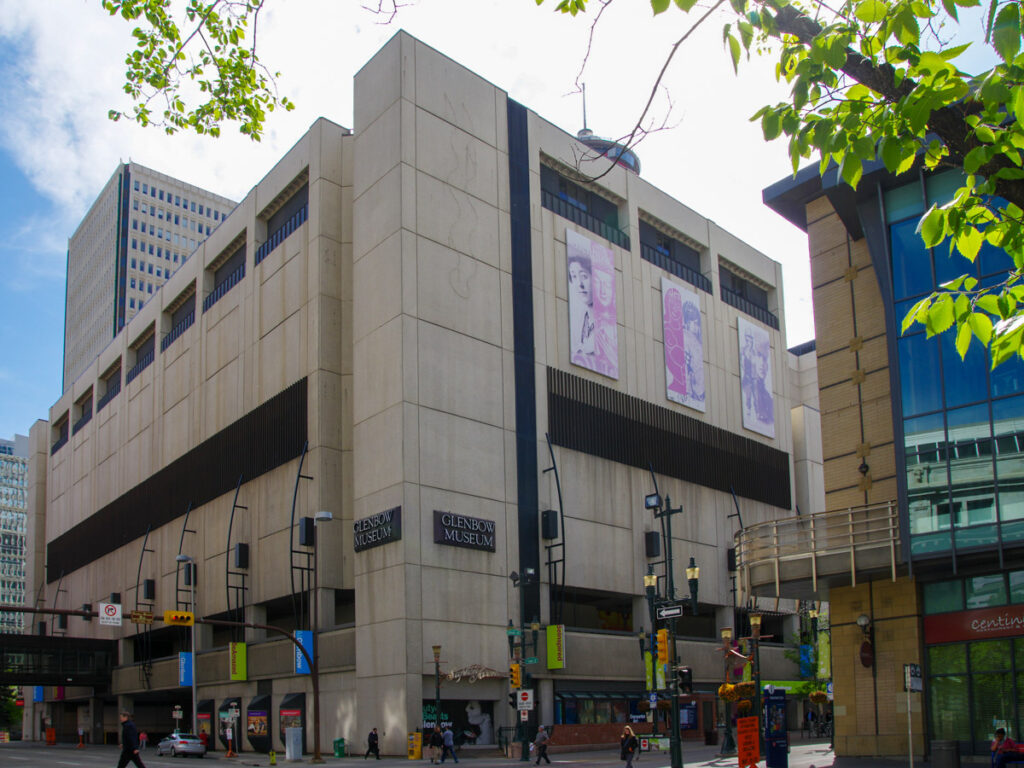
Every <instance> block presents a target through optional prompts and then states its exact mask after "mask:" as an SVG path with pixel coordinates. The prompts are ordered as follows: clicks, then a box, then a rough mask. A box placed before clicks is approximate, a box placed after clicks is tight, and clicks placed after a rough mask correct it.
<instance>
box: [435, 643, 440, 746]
mask: <svg viewBox="0 0 1024 768" xmlns="http://www.w3.org/2000/svg"><path fill="white" fill-rule="evenodd" d="M433 650H434V725H436V726H437V727H438V728H440V727H441V646H440V645H435V646H433Z"/></svg>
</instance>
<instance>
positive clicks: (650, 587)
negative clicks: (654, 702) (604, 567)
mask: <svg viewBox="0 0 1024 768" xmlns="http://www.w3.org/2000/svg"><path fill="white" fill-rule="evenodd" d="M644 594H645V595H646V596H647V608H648V609H649V610H650V612H651V637H650V641H649V642H648V644H647V647H648V648H650V651H651V691H652V692H653V691H657V690H658V670H657V669H656V665H657V663H658V660H657V659H658V648H657V639H656V638H657V636H658V627H657V619H656V612H655V607H654V603H655V601H656V600H657V599H658V576H657V574H655V573H654V566H653V565H648V566H647V573H645V574H644ZM640 635H641V638H640V656H641V658H643V642H644V641H643V632H641V633H640ZM646 667H647V659H644V669H645V672H644V677H646V676H647V673H646ZM651 721H652V723H653V724H652V726H651V728H652V729H653V730H652V735H656V734H657V733H658V709H657V707H654V708H653V714H652V716H651Z"/></svg>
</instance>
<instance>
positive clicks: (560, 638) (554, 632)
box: [546, 624, 565, 669]
mask: <svg viewBox="0 0 1024 768" xmlns="http://www.w3.org/2000/svg"><path fill="white" fill-rule="evenodd" d="M546 632H547V641H548V655H547V662H548V669H565V625H564V624H549V625H548V627H547V630H546Z"/></svg>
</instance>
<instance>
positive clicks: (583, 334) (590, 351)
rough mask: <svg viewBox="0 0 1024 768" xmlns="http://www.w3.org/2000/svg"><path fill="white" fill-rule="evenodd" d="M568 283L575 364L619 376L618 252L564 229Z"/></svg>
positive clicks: (613, 376) (571, 356) (611, 375)
mask: <svg viewBox="0 0 1024 768" xmlns="http://www.w3.org/2000/svg"><path fill="white" fill-rule="evenodd" d="M565 254H566V267H567V270H566V271H567V277H568V283H569V350H570V351H569V354H570V360H571V361H572V363H573V365H579V366H581V367H583V368H589V369H590V370H591V371H596V372H597V373H600V374H603V375H605V376H608V377H610V378H613V379H617V378H619V330H618V325H617V324H616V323H617V312H616V305H615V254H614V253H612V249H611V248H607V247H605V246H603V245H600V244H599V243H595V242H593V241H591V240H589V239H588V238H586V237H583V235H580V234H578V233H576V232H573V231H571V230H566V232H565Z"/></svg>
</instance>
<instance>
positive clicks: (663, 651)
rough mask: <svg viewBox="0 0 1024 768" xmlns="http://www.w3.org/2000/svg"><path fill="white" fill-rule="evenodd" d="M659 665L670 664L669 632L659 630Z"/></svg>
mask: <svg viewBox="0 0 1024 768" xmlns="http://www.w3.org/2000/svg"><path fill="white" fill-rule="evenodd" d="M658 663H659V664H668V630H667V629H659V630H658Z"/></svg>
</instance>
